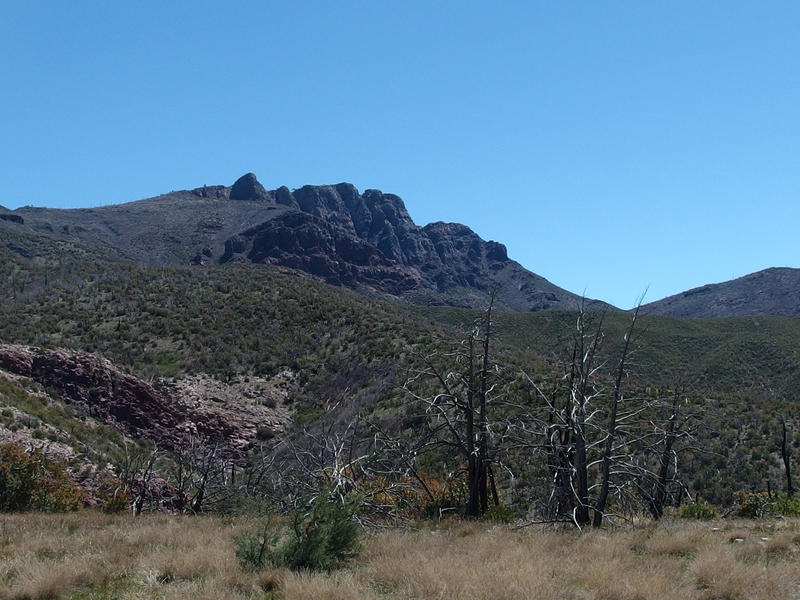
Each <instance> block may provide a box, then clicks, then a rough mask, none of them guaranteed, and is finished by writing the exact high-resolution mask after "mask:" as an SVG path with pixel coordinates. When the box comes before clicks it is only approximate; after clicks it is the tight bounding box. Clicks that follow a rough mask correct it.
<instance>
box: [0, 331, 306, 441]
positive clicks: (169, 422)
mask: <svg viewBox="0 0 800 600" xmlns="http://www.w3.org/2000/svg"><path fill="white" fill-rule="evenodd" d="M0 381H3V382H4V383H5V384H6V387H7V388H8V389H6V390H4V389H0V404H1V405H4V406H8V407H13V409H14V410H16V411H18V412H19V413H20V414H15V415H10V417H13V418H11V421H10V422H9V423H5V422H4V421H0V441H17V442H20V441H22V442H25V443H26V444H30V443H33V444H34V445H36V443H35V441H34V440H35V439H36V438H37V436H36V435H34V433H33V432H36V431H38V432H41V431H42V430H43V429H47V430H48V431H49V432H50V433H51V435H50V438H51V440H50V441H54V442H57V443H60V444H61V445H62V446H64V447H67V448H70V449H71V450H70V451H68V452H66V454H67V455H70V454H75V453H77V452H76V450H75V449H76V448H77V447H78V446H79V445H80V444H82V443H89V444H90V445H94V446H96V445H97V444H94V443H93V440H86V439H81V437H84V436H80V435H78V436H75V435H70V434H69V433H68V432H67V431H65V430H62V429H60V427H62V426H66V427H67V428H68V429H69V428H72V429H74V425H75V423H80V422H83V423H85V422H87V420H88V421H90V422H92V423H95V427H96V426H97V424H101V425H103V426H106V427H111V428H112V429H114V430H116V431H117V432H119V433H120V434H122V435H124V436H125V437H130V438H132V439H140V440H149V441H151V442H154V443H156V444H158V446H159V447H160V448H162V449H165V450H173V449H175V448H177V447H179V446H180V445H181V444H183V443H185V441H186V439H188V436H202V437H203V438H205V439H209V440H213V442H214V443H219V444H222V445H223V446H226V447H227V448H228V449H229V450H230V451H232V452H234V453H237V454H244V452H245V451H246V450H247V448H248V444H249V443H251V442H254V441H255V440H256V439H257V438H259V437H261V438H265V437H272V436H274V435H276V434H279V433H281V432H283V430H284V429H285V427H286V425H287V423H288V422H289V420H290V419H289V409H288V408H287V407H286V401H287V399H288V397H289V395H290V394H291V393H292V389H293V387H294V376H293V375H292V374H291V373H289V372H282V373H280V374H278V375H277V376H275V377H272V378H263V377H261V378H259V377H252V378H250V377H248V378H247V381H246V382H245V381H243V380H242V381H233V382H229V383H222V382H220V381H218V380H216V379H212V378H210V377H203V376H194V377H187V378H183V379H160V380H159V381H157V382H155V383H154V384H151V383H147V382H145V381H143V380H141V379H139V378H137V377H135V376H133V375H130V374H127V373H125V372H123V371H122V370H121V369H120V368H119V367H117V366H116V365H114V364H112V363H111V362H110V361H108V360H106V359H102V358H100V357H98V356H97V355H94V354H89V353H86V352H76V351H71V350H64V349H52V350H46V349H42V348H36V347H28V346H18V345H9V344H4V345H0ZM12 383H13V384H14V386H10V384H12ZM14 387H16V388H17V389H16V394H14V395H16V396H19V395H20V391H21V390H28V391H29V392H30V391H34V392H35V393H34V394H33V395H32V396H31V394H30V393H28V394H26V395H27V396H28V402H27V403H22V404H20V402H18V401H17V402H14V399H13V398H11V397H9V396H10V395H11V394H10V390H13V389H14ZM31 398H35V399H34V400H32V399H31ZM48 406H49V407H50V410H48ZM63 406H68V407H69V408H70V412H69V418H68V419H63V418H62V419H60V420H59V419H55V418H53V417H54V415H58V414H59V408H60V407H63ZM26 409H27V410H26ZM7 410H8V409H7ZM62 412H63V411H62ZM73 416H74V417H77V419H78V421H73ZM48 417H50V418H48ZM62 417H63V415H62ZM15 425H16V426H15ZM27 425H32V426H31V427H28V426H27ZM84 429H86V428H84ZM73 433H74V431H73ZM38 437H42V436H41V435H39V436H38Z"/></svg>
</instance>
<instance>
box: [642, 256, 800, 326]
mask: <svg viewBox="0 0 800 600" xmlns="http://www.w3.org/2000/svg"><path fill="white" fill-rule="evenodd" d="M642 312H643V313H647V314H657V315H668V316H673V317H689V318H709V317H734V316H754V315H773V316H778V317H800V269H791V268H788V267H783V268H772V269H765V270H763V271H758V272H756V273H751V274H749V275H745V276H744V277H739V278H738V279H734V280H731V281H726V282H723V283H715V284H709V285H704V286H701V287H698V288H694V289H691V290H688V291H685V292H682V293H680V294H675V295H674V296H669V297H668V298H664V299H662V300H658V301H656V302H651V303H649V304H646V305H644V306H643V307H642Z"/></svg>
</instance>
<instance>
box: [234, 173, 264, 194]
mask: <svg viewBox="0 0 800 600" xmlns="http://www.w3.org/2000/svg"><path fill="white" fill-rule="evenodd" d="M229 197H230V199H231V200H270V196H269V194H268V193H267V190H265V189H264V186H263V185H261V184H260V183H259V182H258V179H257V178H256V176H255V174H254V173H246V174H244V175H242V176H241V177H239V179H237V180H236V182H235V183H234V184H233V187H231V191H230V196H229Z"/></svg>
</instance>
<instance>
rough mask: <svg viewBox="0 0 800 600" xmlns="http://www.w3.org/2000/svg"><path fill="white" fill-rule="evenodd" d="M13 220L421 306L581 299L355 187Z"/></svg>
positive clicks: (133, 249)
mask: <svg viewBox="0 0 800 600" xmlns="http://www.w3.org/2000/svg"><path fill="white" fill-rule="evenodd" d="M8 214H9V215H12V213H8ZM13 216H15V217H16V218H18V219H19V221H18V222H19V223H22V222H24V223H25V226H26V229H28V230H30V231H31V232H35V233H37V234H39V235H45V236H50V237H55V238H57V239H60V240H62V241H64V240H69V241H72V242H78V243H82V244H85V245H89V246H91V247H93V248H94V249H95V250H98V251H102V252H104V253H105V254H106V255H107V256H109V257H112V258H114V259H123V260H134V261H136V262H140V263H143V264H146V265H180V264H184V265H188V264H192V265H195V266H198V267H203V266H209V265H212V264H223V265H224V264H227V263H235V262H248V263H256V264H271V265H278V266H281V267H286V268H291V269H295V270H297V271H300V272H303V273H306V274H308V275H310V276H313V277H317V278H320V279H322V280H323V281H325V282H327V283H331V284H335V285H341V286H347V287H350V288H353V289H356V290H359V291H362V292H367V293H370V294H377V295H383V296H389V297H392V298H400V299H403V300H406V301H410V302H414V303H419V304H433V305H451V306H464V307H481V306H484V305H485V304H486V302H487V299H488V297H489V295H490V293H491V291H492V290H495V289H496V290H498V300H497V302H498V305H499V306H500V307H501V308H504V309H507V310H513V311H523V312H527V311H539V310H546V309H553V308H560V309H575V308H577V307H578V306H579V305H580V303H581V299H580V297H579V296H578V295H576V294H573V293H571V292H568V291H566V290H564V289H562V288H559V287H558V286H556V285H553V284H552V283H550V282H549V281H547V280H546V279H545V278H543V277H540V276H539V275H536V274H535V273H532V272H530V271H528V270H526V269H525V268H523V267H522V266H521V265H520V264H519V263H517V262H515V261H514V260H511V259H510V258H509V257H508V253H507V251H506V248H505V246H504V245H503V244H501V243H499V242H495V241H486V240H483V239H481V238H480V236H478V235H477V234H476V233H475V232H474V231H472V230H471V229H470V228H469V227H467V226H465V225H461V224H458V223H442V222H437V223H431V224H429V225H426V226H424V227H421V226H419V225H417V224H416V223H414V221H413V220H412V218H411V216H410V215H409V214H408V211H407V210H406V207H405V205H404V203H403V201H402V200H401V199H400V198H399V197H398V196H396V195H394V194H387V193H384V192H381V191H380V190H374V189H368V190H366V191H364V192H359V190H358V189H356V187H355V186H353V185H351V184H349V183H339V184H336V185H307V186H303V187H301V188H298V189H295V190H290V189H289V188H287V187H278V188H276V189H273V190H267V189H266V188H265V187H264V186H263V185H262V184H261V183H260V182H259V181H258V178H257V177H256V176H255V175H254V174H253V173H247V174H245V175H243V176H242V177H240V178H239V179H237V180H236V181H235V182H234V183H233V185H231V186H225V185H212V186H205V185H204V186H203V187H200V188H194V189H191V190H183V191H177V192H170V193H169V194H165V195H162V196H158V197H155V198H149V199H146V200H140V201H137V202H130V203H127V204H121V205H113V206H105V207H99V208H91V209H74V210H55V209H46V208H34V207H23V208H21V209H19V210H17V211H14V212H13ZM589 306H590V307H592V308H600V307H608V305H607V304H605V303H602V302H597V301H589Z"/></svg>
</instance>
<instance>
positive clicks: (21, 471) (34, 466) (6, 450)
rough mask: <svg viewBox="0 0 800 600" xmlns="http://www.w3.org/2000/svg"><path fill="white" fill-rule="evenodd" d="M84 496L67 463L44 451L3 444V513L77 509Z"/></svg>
mask: <svg viewBox="0 0 800 600" xmlns="http://www.w3.org/2000/svg"><path fill="white" fill-rule="evenodd" d="M83 497H84V493H83V491H82V490H81V489H80V488H79V487H78V486H77V485H76V484H75V482H74V481H73V480H72V479H71V478H70V476H69V474H68V473H67V471H66V464H65V463H64V461H62V460H59V459H55V458H50V457H48V456H46V455H45V454H44V453H43V452H42V450H41V449H35V450H31V451H27V450H25V449H24V448H23V447H22V446H19V445H18V444H2V445H0V512H13V511H25V510H44V511H54V512H57V511H65V510H75V509H77V508H78V507H80V505H81V502H82V500H83Z"/></svg>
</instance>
